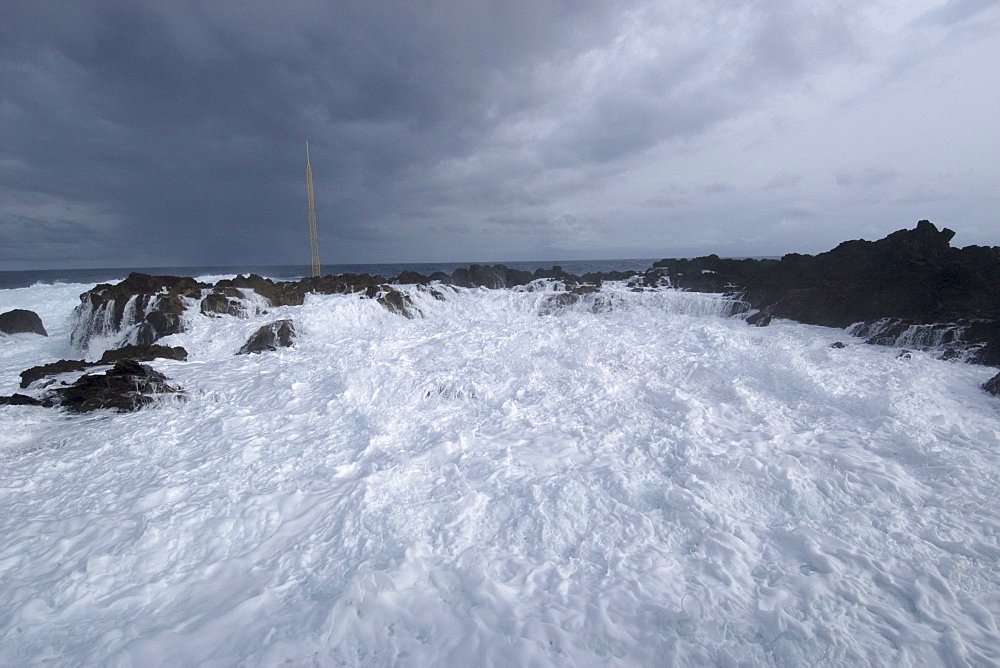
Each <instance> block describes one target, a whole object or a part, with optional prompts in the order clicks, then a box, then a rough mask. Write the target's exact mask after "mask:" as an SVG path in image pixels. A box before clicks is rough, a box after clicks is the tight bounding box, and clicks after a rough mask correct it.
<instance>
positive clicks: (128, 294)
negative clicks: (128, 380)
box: [71, 272, 209, 349]
mask: <svg viewBox="0 0 1000 668" xmlns="http://www.w3.org/2000/svg"><path fill="white" fill-rule="evenodd" d="M207 287H209V286H208V285H206V284H204V283H198V282H197V281H195V280H194V279H193V278H183V277H178V276H149V275H147V274H140V273H136V272H133V273H131V274H129V275H128V278H126V279H125V280H124V281H122V282H121V283H117V284H115V285H110V284H107V283H102V284H100V285H98V286H96V287H94V288H92V289H90V290H88V291H87V292H85V293H83V294H82V295H80V306H78V307H77V312H76V317H77V325H76V328H75V329H74V330H73V334H72V336H71V341H72V343H73V345H75V346H76V347H78V348H80V349H86V348H87V347H88V345H89V344H90V341H91V340H92V339H93V338H94V337H95V336H113V337H117V338H120V339H122V340H120V341H118V343H119V344H122V343H126V344H136V345H150V344H152V343H153V342H154V341H156V340H157V339H160V338H163V337H164V336H169V335H170V334H176V333H178V332H181V331H183V330H184V326H183V321H182V320H181V314H182V313H183V312H184V309H185V308H186V304H185V302H184V300H185V299H200V298H201V292H202V290H203V289H204V288H207Z"/></svg>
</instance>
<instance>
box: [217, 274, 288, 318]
mask: <svg viewBox="0 0 1000 668" xmlns="http://www.w3.org/2000/svg"><path fill="white" fill-rule="evenodd" d="M227 288H244V289H249V290H253V291H254V292H256V293H257V294H258V295H260V296H261V297H264V298H265V299H267V300H268V302H270V304H271V306H299V305H301V304H302V300H303V298H304V297H305V293H306V292H307V290H303V289H302V288H301V287H300V286H299V284H298V283H293V282H288V281H283V282H278V283H275V282H274V281H272V280H271V279H270V278H264V277H262V276H258V275H257V274H249V275H247V276H243V275H240V276H237V277H236V278H232V279H223V280H221V281H219V282H218V283H216V284H215V291H216V292H218V293H221V294H223V295H227V294H228V295H232V294H234V293H232V292H228V291H227ZM203 312H204V311H203Z"/></svg>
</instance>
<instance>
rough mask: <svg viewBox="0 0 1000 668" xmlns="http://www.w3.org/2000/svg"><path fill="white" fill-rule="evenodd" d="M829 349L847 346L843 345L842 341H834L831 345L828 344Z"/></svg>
mask: <svg viewBox="0 0 1000 668" xmlns="http://www.w3.org/2000/svg"><path fill="white" fill-rule="evenodd" d="M830 347H831V348H846V347H847V344H846V343H844V342H843V341H834V342H833V343H831V344H830Z"/></svg>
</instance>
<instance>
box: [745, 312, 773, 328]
mask: <svg viewBox="0 0 1000 668" xmlns="http://www.w3.org/2000/svg"><path fill="white" fill-rule="evenodd" d="M747 324H748V325H754V326H756V327H767V326H768V325H770V324H771V316H769V315H768V314H767V313H765V312H764V311H757V312H756V313H753V314H751V315H748V316H747Z"/></svg>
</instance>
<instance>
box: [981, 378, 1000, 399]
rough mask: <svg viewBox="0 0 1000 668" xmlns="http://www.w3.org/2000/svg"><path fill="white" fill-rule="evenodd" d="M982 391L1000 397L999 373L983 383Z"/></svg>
mask: <svg viewBox="0 0 1000 668" xmlns="http://www.w3.org/2000/svg"><path fill="white" fill-rule="evenodd" d="M983 389H984V390H986V391H987V392H989V393H990V394H995V395H996V396H998V397H1000V373H998V374H997V375H995V376H993V377H992V378H990V379H989V380H988V381H986V382H985V383H983Z"/></svg>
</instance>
